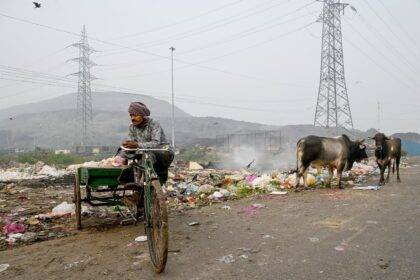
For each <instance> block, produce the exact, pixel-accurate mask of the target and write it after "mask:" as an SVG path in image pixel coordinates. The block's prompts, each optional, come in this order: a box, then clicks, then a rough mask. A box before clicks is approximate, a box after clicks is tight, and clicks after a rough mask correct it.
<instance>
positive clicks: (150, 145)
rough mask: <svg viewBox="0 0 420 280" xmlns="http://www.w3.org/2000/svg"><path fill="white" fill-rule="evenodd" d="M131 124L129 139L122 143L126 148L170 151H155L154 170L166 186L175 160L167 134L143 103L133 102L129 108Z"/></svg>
mask: <svg viewBox="0 0 420 280" xmlns="http://www.w3.org/2000/svg"><path fill="white" fill-rule="evenodd" d="M128 113H129V114H130V118H131V124H130V126H129V132H128V138H129V140H126V141H124V142H123V143H122V145H123V147H126V148H140V149H162V148H168V151H154V152H153V155H154V157H155V158H154V164H153V168H154V170H155V172H156V174H157V175H158V176H159V181H160V183H161V184H164V183H165V182H166V180H167V179H168V168H169V166H170V165H171V163H172V161H173V159H174V152H173V148H172V147H171V145H170V144H169V143H168V141H166V137H165V133H164V131H163V129H162V127H161V126H160V124H159V122H158V121H156V120H154V119H152V118H151V117H150V110H149V109H148V108H147V106H146V105H145V104H143V103H141V102H132V103H131V104H130V106H129V107H128Z"/></svg>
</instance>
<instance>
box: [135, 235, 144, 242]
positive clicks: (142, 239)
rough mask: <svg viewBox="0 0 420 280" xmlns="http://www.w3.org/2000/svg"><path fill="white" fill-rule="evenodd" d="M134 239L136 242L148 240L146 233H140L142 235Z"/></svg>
mask: <svg viewBox="0 0 420 280" xmlns="http://www.w3.org/2000/svg"><path fill="white" fill-rule="evenodd" d="M134 241H136V242H145V241H147V236H146V235H140V236H137V237H136V238H135V239H134Z"/></svg>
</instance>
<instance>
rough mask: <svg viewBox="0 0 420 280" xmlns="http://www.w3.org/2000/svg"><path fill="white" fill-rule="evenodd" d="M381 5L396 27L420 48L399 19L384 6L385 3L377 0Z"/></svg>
mask: <svg viewBox="0 0 420 280" xmlns="http://www.w3.org/2000/svg"><path fill="white" fill-rule="evenodd" d="M377 1H378V2H379V3H380V4H381V6H382V7H383V8H384V9H385V11H386V12H387V13H388V14H389V15H390V16H391V18H392V19H393V20H394V22H395V23H396V24H397V25H398V27H399V28H400V29H401V30H402V31H403V32H404V33H405V35H406V36H407V38H408V39H409V40H410V41H411V43H412V44H413V45H414V46H415V47H416V48H417V49H420V46H419V45H418V44H417V42H416V41H415V40H414V39H413V37H412V36H411V34H410V33H409V32H408V31H407V29H405V28H404V26H403V25H402V24H401V22H400V21H399V20H397V18H396V17H395V16H394V15H393V14H392V13H391V11H390V10H389V9H388V8H387V7H386V6H385V4H384V3H383V2H382V1H381V0H377Z"/></svg>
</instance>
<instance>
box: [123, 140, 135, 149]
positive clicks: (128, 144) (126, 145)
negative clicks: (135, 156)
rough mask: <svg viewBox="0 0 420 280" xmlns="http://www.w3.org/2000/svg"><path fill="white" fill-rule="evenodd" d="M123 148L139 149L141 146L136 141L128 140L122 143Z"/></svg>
mask: <svg viewBox="0 0 420 280" xmlns="http://www.w3.org/2000/svg"><path fill="white" fill-rule="evenodd" d="M122 146H123V147H124V148H128V149H137V148H138V147H139V144H138V143H137V142H136V141H132V140H126V141H123V142H122Z"/></svg>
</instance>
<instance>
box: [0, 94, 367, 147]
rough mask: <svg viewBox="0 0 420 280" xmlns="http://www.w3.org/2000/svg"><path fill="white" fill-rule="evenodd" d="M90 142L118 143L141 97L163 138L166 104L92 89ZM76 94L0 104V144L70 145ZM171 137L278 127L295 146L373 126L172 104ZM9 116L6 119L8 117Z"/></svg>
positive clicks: (184, 140) (186, 140)
mask: <svg viewBox="0 0 420 280" xmlns="http://www.w3.org/2000/svg"><path fill="white" fill-rule="evenodd" d="M92 98H93V102H92V103H93V107H94V111H93V125H92V130H93V143H95V144H101V145H118V144H119V143H120V142H121V141H122V140H124V139H126V138H127V131H128V125H129V122H130V120H129V117H128V114H127V107H128V104H129V103H130V102H132V101H142V102H144V103H145V104H147V105H148V107H150V109H151V111H152V117H153V118H155V119H157V120H159V121H160V123H161V124H162V127H163V128H164V130H165V132H166V134H167V138H168V140H169V139H170V132H171V104H170V103H168V102H166V101H163V100H159V99H156V98H153V97H150V96H145V95H134V94H126V93H119V92H94V93H92ZM75 104H76V94H66V95H62V96H59V97H55V98H52V99H49V100H44V101H40V102H36V103H31V104H25V105H20V106H14V107H10V108H7V109H4V110H0V149H2V148H3V149H4V148H7V147H18V148H33V147H34V146H35V145H36V146H40V147H44V148H69V147H72V146H74V145H76V144H77V143H78V141H79V137H78V135H79V134H78V130H77V128H76V125H77V114H76V110H75ZM175 116H176V119H175V137H176V142H177V145H178V146H187V145H194V144H204V145H215V144H216V136H218V135H224V134H237V133H251V132H252V133H254V132H259V131H267V130H275V131H280V133H281V138H282V139H281V142H282V145H284V146H288V147H294V145H295V144H296V141H297V140H298V139H299V138H301V137H304V136H307V135H309V134H314V135H320V136H336V135H341V134H343V133H345V134H348V135H349V136H351V137H352V138H366V137H367V136H372V135H373V134H374V133H373V132H374V131H372V130H370V131H368V132H363V131H359V130H352V131H350V132H349V131H344V130H341V131H337V130H336V129H335V128H329V129H327V128H321V127H315V126H313V125H288V126H272V125H263V124H258V123H251V122H244V121H236V120H231V119H225V118H218V117H194V116H191V115H190V114H188V113H186V112H184V111H182V110H181V109H179V108H176V109H175ZM10 117H11V118H12V120H10V119H9V118H10Z"/></svg>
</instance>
